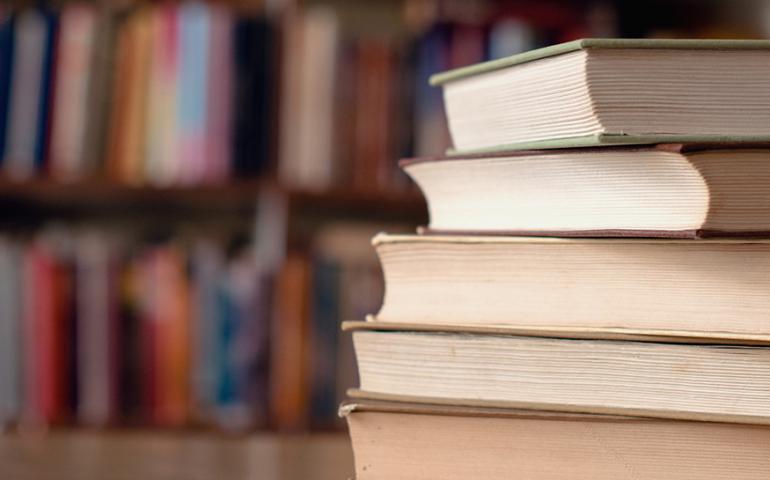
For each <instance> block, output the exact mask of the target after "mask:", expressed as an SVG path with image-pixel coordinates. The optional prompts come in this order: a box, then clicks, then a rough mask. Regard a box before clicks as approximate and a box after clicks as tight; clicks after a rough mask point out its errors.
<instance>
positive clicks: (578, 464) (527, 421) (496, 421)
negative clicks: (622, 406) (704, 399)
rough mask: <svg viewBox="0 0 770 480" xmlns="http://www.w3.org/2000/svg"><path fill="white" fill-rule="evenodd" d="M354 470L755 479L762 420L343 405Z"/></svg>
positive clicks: (767, 433)
mask: <svg viewBox="0 0 770 480" xmlns="http://www.w3.org/2000/svg"><path fill="white" fill-rule="evenodd" d="M340 413H341V414H342V415H343V416H344V417H345V418H346V419H347V421H348V426H349V428H350V435H351V438H352V444H353V454H354V458H355V470H356V478H357V479H358V480H378V479H383V480H384V479H388V480H389V479H393V478H409V479H415V480H417V479H424V480H428V479H434V478H441V479H445V480H452V479H457V480H460V479H463V480H465V479H468V478H484V479H488V480H496V479H500V480H502V479H510V478H526V479H529V480H555V479H561V478H570V479H574V480H601V479H607V480H610V479H611V480H632V479H640V478H657V479H667V480H687V479H693V478H697V479H700V480H721V479H724V478H730V479H735V480H739V479H740V480H760V479H764V478H767V472H768V471H769V470H770V455H768V452H770V450H769V449H768V448H769V447H768V445H770V428H768V427H767V426H755V425H738V424H731V423H707V422H688V421H667V420H658V419H639V418H629V417H622V416H599V415H574V414H566V413H545V412H526V411H517V410H501V409H488V408H458V407H448V406H421V405H414V404H398V403H382V402H372V401H357V402H354V403H348V404H346V405H343V406H342V408H341V409H340Z"/></svg>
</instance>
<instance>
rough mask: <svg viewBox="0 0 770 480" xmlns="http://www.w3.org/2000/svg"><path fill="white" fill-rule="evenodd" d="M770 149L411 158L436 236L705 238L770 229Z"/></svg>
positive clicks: (661, 148) (664, 148) (409, 167)
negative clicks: (505, 235)
mask: <svg viewBox="0 0 770 480" xmlns="http://www.w3.org/2000/svg"><path fill="white" fill-rule="evenodd" d="M767 147H770V145H762V144H758V145H754V146H753V148H742V147H741V146H733V147H731V146H724V145H722V146H714V145H697V144H692V145H681V144H679V145H658V146H650V147H647V146H644V147H615V148H578V149H560V150H529V151H528V150H524V151H512V152H505V153H499V154H494V155H490V154H482V155H470V156H468V155H465V156H464V155H459V156H457V157H426V158H417V159H407V160H403V161H402V162H401V166H402V168H403V169H404V170H405V171H406V173H407V174H409V176H411V177H412V179H413V180H414V181H415V182H416V183H417V184H418V185H419V187H420V189H421V190H422V192H423V194H424V195H425V198H426V200H427V204H428V209H429V212H430V224H429V225H428V227H427V229H424V230H423V231H427V232H444V233H446V232H484V233H495V234H508V235H511V234H512V235H558V236H588V237H595V236H623V237H626V236H643V237H652V236H655V237H658V236H659V237H699V236H708V235H711V236H714V235H722V236H724V235H731V234H732V235H734V234H739V235H746V234H749V233H754V234H760V235H761V234H763V233H767V232H768V231H770V197H768V196H767V195H766V194H765V193H764V192H765V191H766V190H767V186H768V184H770V162H768V161H767V160H770V149H768V148H767Z"/></svg>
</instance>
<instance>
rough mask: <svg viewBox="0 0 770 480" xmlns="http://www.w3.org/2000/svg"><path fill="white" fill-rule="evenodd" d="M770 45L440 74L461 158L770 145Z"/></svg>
mask: <svg viewBox="0 0 770 480" xmlns="http://www.w3.org/2000/svg"><path fill="white" fill-rule="evenodd" d="M768 60H770V41H766V40H665V39H654V40H650V39H646V40H645V39H583V40H575V41H573V42H569V43H564V44H560V45H554V46H551V47H546V48H542V49H537V50H532V51H529V52H525V53H521V54H518V55H514V56H511V57H507V58H503V59H499V60H493V61H490V62H485V63H481V64H477V65H473V66H470V67H464V68H460V69H456V70H451V71H448V72H444V73H440V74H437V75H435V76H433V77H432V78H431V81H432V83H433V84H434V85H441V86H442V87H443V90H444V101H445V106H446V113H447V119H448V121H449V130H450V132H451V136H452V141H453V144H454V148H455V149H456V150H458V151H464V152H468V151H484V150H490V149H493V150H496V149H512V148H516V149H518V148H555V147H565V146H590V145H605V144H645V143H664V142H691V141H725V140H732V141H737V140H754V141H756V140H767V139H770V84H768V83H767V82H766V81H765V79H766V78H767V76H768V75H770V62H768Z"/></svg>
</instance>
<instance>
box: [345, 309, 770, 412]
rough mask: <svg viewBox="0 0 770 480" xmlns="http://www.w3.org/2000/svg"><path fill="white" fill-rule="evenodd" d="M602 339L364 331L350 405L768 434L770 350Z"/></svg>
mask: <svg viewBox="0 0 770 480" xmlns="http://www.w3.org/2000/svg"><path fill="white" fill-rule="evenodd" d="M594 338H595V339H569V338H542V337H526V336H517V335H506V334H502V333H497V334H493V333H476V332H464V331H461V330H459V331H454V332H446V331H443V330H442V329H440V328H436V329H435V330H433V331H422V332H411V331H408V330H403V331H380V330H377V326H376V325H375V324H368V325H362V326H361V328H359V329H358V330H356V331H354V332H353V343H354V345H355V350H356V359H357V361H358V371H359V377H360V389H359V390H353V391H351V392H350V395H352V396H354V397H357V396H365V397H370V398H377V399H383V400H396V401H414V402H419V403H446V404H453V405H481V406H496V407H501V408H524V409H533V410H548V411H562V412H580V413H603V414H624V415H636V416H644V417H655V418H674V419H689V420H704V421H705V420H710V421H731V422H743V423H761V424H768V425H770V408H767V407H766V405H768V398H767V397H768V396H770V393H769V392H770V376H768V375H767V374H766V373H765V370H766V369H765V365H766V363H767V361H768V359H769V358H770V349H768V348H767V343H763V344H757V345H752V346H748V345H725V344H717V345H705V344H683V343H655V342H641V341H618V340H608V339H602V338H601V335H598V334H597V335H595V337H594ZM671 341H676V340H675V339H672V340H671Z"/></svg>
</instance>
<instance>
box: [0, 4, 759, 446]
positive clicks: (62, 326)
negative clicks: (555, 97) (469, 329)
mask: <svg viewBox="0 0 770 480" xmlns="http://www.w3.org/2000/svg"><path fill="white" fill-rule="evenodd" d="M769 35H770V2H767V3H766V2H764V1H749V0H745V1H727V0H723V1H716V0H715V1H708V0H667V1H654V0H645V1H642V0H639V1H610V0H594V1H592V0H531V1H529V0H522V1H495V0H483V1H482V0H475V1H461V0H441V1H439V0H370V1H366V2H361V1H354V0H347V1H346V0H326V1H322V0H318V1H316V0H305V1H303V0H294V1H292V0H270V1H267V0H266V1H264V2H260V1H257V0H231V1H213V0H212V1H210V2H205V1H195V2H192V1H181V2H149V1H140V0H122V1H109V2H108V1H77V2H75V1H51V2H10V3H9V2H3V3H2V4H0V428H2V429H6V430H7V431H9V432H11V434H12V435H13V433H14V432H21V433H24V432H38V433H40V432H45V431H47V430H49V429H50V428H51V427H53V428H54V430H55V429H57V428H62V429H80V428H85V429H89V430H88V431H92V430H93V429H94V428H96V429H97V431H101V429H104V430H106V431H112V430H113V429H123V428H134V427H140V428H142V429H151V430H163V431H166V430H170V429H171V430H174V431H179V432H190V431H195V432H197V431H200V430H213V431H217V432H235V433H242V432H309V431H313V432H315V431H318V432H329V431H332V432H335V431H337V432H341V431H342V425H341V423H340V420H339V419H338V418H337V415H336V411H337V406H338V404H339V403H340V401H341V400H342V399H343V398H344V392H345V389H346V388H348V387H351V386H354V385H355V384H356V382H357V380H356V376H355V365H354V360H353V355H352V346H351V343H350V339H349V336H347V335H345V334H342V333H340V332H339V322H340V321H341V320H344V319H350V320H361V319H363V318H364V316H365V315H366V314H368V313H373V312H376V310H377V309H378V307H379V303H380V300H381V296H382V279H381V274H380V271H379V267H378V265H377V260H376V258H375V257H374V254H373V250H372V249H371V248H370V245H369V239H370V237H371V236H372V235H373V234H374V233H376V232H377V231H380V230H388V231H391V232H398V231H406V232H408V231H413V230H414V228H415V227H416V226H418V225H420V224H422V223H425V222H426V220H427V213H426V208H425V205H424V202H423V200H422V199H421V197H420V196H419V192H418V191H416V189H415V188H414V187H413V186H412V185H410V183H409V181H408V179H407V178H406V177H405V175H404V174H403V173H401V172H400V171H399V170H398V166H397V160H398V159H399V158H403V157H412V156H421V155H432V154H440V153H442V152H443V151H444V150H445V149H446V148H447V147H449V139H448V134H447V130H446V124H445V119H444V114H443V111H442V98H441V93H440V90H438V89H435V88H431V87H429V86H428V84H427V78H428V76H429V75H431V74H432V73H435V72H438V71H442V70H446V69H449V68H453V67H459V66H463V65H467V64H471V63H475V62H479V61H483V60H487V59H493V58H499V57H503V56H506V55H511V54H514V53H518V52H521V51H524V50H529V49H532V48H536V47H541V46H545V45H548V44H552V43H558V42H563V41H568V40H572V39H576V38H580V37H696V38H701V37H711V38H763V37H767V36H769ZM12 435H11V436H12ZM0 446H2V443H1V442H0Z"/></svg>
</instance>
